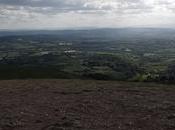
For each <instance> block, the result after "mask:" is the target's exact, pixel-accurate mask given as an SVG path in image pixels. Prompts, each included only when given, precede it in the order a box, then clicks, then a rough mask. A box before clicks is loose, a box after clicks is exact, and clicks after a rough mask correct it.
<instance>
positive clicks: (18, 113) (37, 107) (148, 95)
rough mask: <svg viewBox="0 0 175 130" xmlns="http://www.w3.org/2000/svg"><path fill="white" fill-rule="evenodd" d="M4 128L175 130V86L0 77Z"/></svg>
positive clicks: (0, 114) (0, 121) (0, 123)
mask: <svg viewBox="0 0 175 130" xmlns="http://www.w3.org/2000/svg"><path fill="white" fill-rule="evenodd" d="M0 130H175V86H173V85H160V84H153V83H122V82H115V81H94V80H10V81H9V80H6V81H0Z"/></svg>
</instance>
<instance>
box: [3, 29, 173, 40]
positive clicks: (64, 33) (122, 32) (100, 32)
mask: <svg viewBox="0 0 175 130" xmlns="http://www.w3.org/2000/svg"><path fill="white" fill-rule="evenodd" d="M19 35H40V36H43V35H55V36H57V37H62V38H63V37H66V38H70V39H71V38H74V39H75V38H84V39H86V38H87V39H89V38H93V37H95V38H97V37H99V38H100V39H101V38H103V39H110V40H111V39H115V40H116V39H119V38H132V37H133V38H137V37H139V38H157V39H161V38H164V39H165V38H166V39H169V38H171V39H172V38H175V29H163V28H118V29H85V30H30V31H29V30H28V31H27V30H21V31H9V30H6V31H5V30H4V31H0V36H1V37H2V36H19Z"/></svg>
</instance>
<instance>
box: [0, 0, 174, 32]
mask: <svg viewBox="0 0 175 130" xmlns="http://www.w3.org/2000/svg"><path fill="white" fill-rule="evenodd" d="M123 27H161V28H162V27H165V28H174V27H175V0H0V29H68V28H123Z"/></svg>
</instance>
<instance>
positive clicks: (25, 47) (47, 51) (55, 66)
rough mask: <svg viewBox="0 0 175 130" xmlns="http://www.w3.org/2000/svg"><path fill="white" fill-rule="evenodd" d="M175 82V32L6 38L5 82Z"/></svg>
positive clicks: (2, 55) (0, 56)
mask: <svg viewBox="0 0 175 130" xmlns="http://www.w3.org/2000/svg"><path fill="white" fill-rule="evenodd" d="M31 78H78V79H79V78H81V79H98V80H120V81H121V80H122V81H151V82H160V81H161V82H162V81H163V82H174V79H175V30H174V29H161V28H160V29H158V28H157V29H156V28H118V29H89V30H55V31H53V30H52V31H51V30H50V31H49V30H41V31H36V30H34V31H8V30H5V31H1V32H0V79H31Z"/></svg>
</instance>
